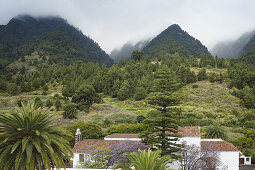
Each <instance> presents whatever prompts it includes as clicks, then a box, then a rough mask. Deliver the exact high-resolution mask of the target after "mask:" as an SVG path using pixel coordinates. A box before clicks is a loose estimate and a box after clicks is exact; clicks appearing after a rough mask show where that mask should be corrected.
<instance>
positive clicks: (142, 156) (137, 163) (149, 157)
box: [115, 149, 172, 170]
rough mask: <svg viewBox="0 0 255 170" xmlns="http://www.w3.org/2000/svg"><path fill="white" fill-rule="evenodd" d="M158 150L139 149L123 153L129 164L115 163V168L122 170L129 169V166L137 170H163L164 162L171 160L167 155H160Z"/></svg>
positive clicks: (164, 167)
mask: <svg viewBox="0 0 255 170" xmlns="http://www.w3.org/2000/svg"><path fill="white" fill-rule="evenodd" d="M160 153H161V151H160V150H157V151H151V150H150V149H149V150H148V151H146V150H143V151H141V150H140V149H139V150H138V153H137V152H132V153H125V154H124V156H125V157H127V158H128V159H129V160H130V162H131V164H130V166H126V165H123V164H119V165H116V166H115V168H122V169H123V170H130V169H131V168H130V167H134V168H135V169H137V170H165V169H166V164H167V163H169V162H171V161H172V160H171V158H170V157H169V156H163V157H160Z"/></svg>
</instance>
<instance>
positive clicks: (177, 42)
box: [143, 24, 209, 57]
mask: <svg viewBox="0 0 255 170" xmlns="http://www.w3.org/2000/svg"><path fill="white" fill-rule="evenodd" d="M143 51H144V53H145V55H149V56H151V57H158V56H162V55H163V56H164V55H172V54H174V53H179V54H180V55H181V56H183V57H190V56H191V55H195V56H197V57H199V55H200V54H201V53H206V54H208V53H209V52H208V50H207V48H206V47H205V46H203V45H202V44H201V42H200V41H198V40H196V39H195V38H193V37H192V36H190V35H189V34H188V33H187V32H185V31H183V30H182V29H181V28H180V26H179V25H176V24H174V25H171V26H170V27H168V28H167V29H166V30H164V31H163V32H162V33H160V34H159V35H158V36H157V37H155V38H154V39H152V40H151V41H150V42H149V44H148V45H147V46H145V48H144V49H143Z"/></svg>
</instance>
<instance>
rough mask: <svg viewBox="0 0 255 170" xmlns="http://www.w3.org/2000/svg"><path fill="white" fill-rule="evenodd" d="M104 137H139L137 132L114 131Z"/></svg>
mask: <svg viewBox="0 0 255 170" xmlns="http://www.w3.org/2000/svg"><path fill="white" fill-rule="evenodd" d="M105 138H139V134H125V133H114V134H111V135H107V136H106V137H105Z"/></svg>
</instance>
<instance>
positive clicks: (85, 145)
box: [73, 139, 137, 153]
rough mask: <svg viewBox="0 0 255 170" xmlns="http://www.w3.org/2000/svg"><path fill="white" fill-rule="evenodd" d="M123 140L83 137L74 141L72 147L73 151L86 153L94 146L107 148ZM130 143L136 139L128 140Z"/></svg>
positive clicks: (94, 147)
mask: <svg viewBox="0 0 255 170" xmlns="http://www.w3.org/2000/svg"><path fill="white" fill-rule="evenodd" d="M123 142H125V141H120V140H102V139H84V140H82V141H80V142H78V143H76V144H75V145H74V147H73V152H74V153H88V152H90V151H91V150H94V149H96V148H101V147H105V148H109V147H111V146H113V145H115V144H122V143H123ZM129 142H130V143H137V141H129Z"/></svg>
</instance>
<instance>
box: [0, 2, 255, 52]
mask: <svg viewBox="0 0 255 170" xmlns="http://www.w3.org/2000/svg"><path fill="white" fill-rule="evenodd" d="M254 7H255V1H254V0H0V24H2V25H3V24H7V23H8V21H9V20H10V19H11V18H13V17H14V16H16V15H19V14H31V15H36V16H44V15H60V16H62V17H63V18H65V19H67V20H68V22H69V23H71V24H73V25H74V26H76V27H78V28H79V29H81V30H82V32H83V33H84V34H86V35H89V36H90V37H91V38H92V39H94V40H95V41H96V42H98V43H99V45H100V46H101V47H102V48H103V49H104V50H105V51H106V52H107V53H110V52H111V50H112V49H114V48H118V47H120V46H122V45H123V44H124V43H126V42H128V41H131V42H136V41H139V40H142V39H146V38H149V37H153V36H155V35H157V34H158V33H160V32H161V31H163V30H164V29H166V28H167V27H168V26H170V25H171V24H175V23H177V24H179V25H180V26H181V27H182V29H184V30H186V31H187V32H188V33H189V34H190V35H192V36H194V37H195V38H197V39H199V40H200V41H201V42H202V43H203V44H204V45H206V46H207V47H208V48H209V49H210V48H212V47H213V45H214V44H216V43H217V42H219V41H222V40H231V39H235V38H237V37H238V36H239V35H241V34H242V33H244V32H246V31H249V30H252V29H255V20H254V18H255V10H254Z"/></svg>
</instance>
